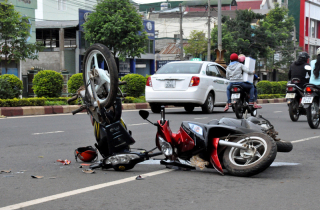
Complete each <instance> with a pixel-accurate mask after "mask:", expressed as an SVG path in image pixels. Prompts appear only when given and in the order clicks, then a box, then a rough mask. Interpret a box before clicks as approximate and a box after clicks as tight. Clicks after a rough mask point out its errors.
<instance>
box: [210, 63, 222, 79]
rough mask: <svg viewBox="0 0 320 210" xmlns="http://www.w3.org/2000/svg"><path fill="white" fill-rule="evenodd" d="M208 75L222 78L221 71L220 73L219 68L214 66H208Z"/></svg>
mask: <svg viewBox="0 0 320 210" xmlns="http://www.w3.org/2000/svg"><path fill="white" fill-rule="evenodd" d="M207 75H208V76H214V77H222V76H221V74H220V71H218V69H217V67H216V66H214V65H211V66H208V68H207Z"/></svg>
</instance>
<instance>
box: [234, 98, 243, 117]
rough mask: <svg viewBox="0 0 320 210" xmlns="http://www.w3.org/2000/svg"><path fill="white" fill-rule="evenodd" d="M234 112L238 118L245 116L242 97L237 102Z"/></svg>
mask: <svg viewBox="0 0 320 210" xmlns="http://www.w3.org/2000/svg"><path fill="white" fill-rule="evenodd" d="M234 112H235V113H236V117H237V118H238V119H242V118H243V102H242V100H241V99H240V100H239V101H238V102H237V103H236V104H235V109H234Z"/></svg>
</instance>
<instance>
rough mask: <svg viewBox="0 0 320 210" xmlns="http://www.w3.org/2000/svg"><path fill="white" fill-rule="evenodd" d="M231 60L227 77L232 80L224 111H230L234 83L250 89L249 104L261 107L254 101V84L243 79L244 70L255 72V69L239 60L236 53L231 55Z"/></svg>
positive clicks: (248, 72)
mask: <svg viewBox="0 0 320 210" xmlns="http://www.w3.org/2000/svg"><path fill="white" fill-rule="evenodd" d="M230 61H231V63H230V64H229V66H228V67H227V73H226V77H227V79H228V80H229V81H230V84H229V85H228V87H227V98H228V101H227V104H226V106H225V108H224V111H225V112H226V111H228V109H229V107H230V106H231V87H232V86H233V85H240V86H241V87H242V88H244V89H245V90H246V91H247V90H249V91H250V99H249V105H253V106H254V108H261V107H259V106H257V104H256V103H255V102H254V86H253V84H251V83H249V82H246V81H243V75H242V72H246V73H247V74H251V75H252V74H254V71H250V70H249V69H248V68H247V67H246V66H245V65H243V64H242V63H239V62H238V55H237V54H236V53H232V54H231V55H230Z"/></svg>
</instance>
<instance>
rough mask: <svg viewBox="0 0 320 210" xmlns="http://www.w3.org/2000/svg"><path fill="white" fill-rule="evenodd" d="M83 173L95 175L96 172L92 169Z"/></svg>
mask: <svg viewBox="0 0 320 210" xmlns="http://www.w3.org/2000/svg"><path fill="white" fill-rule="evenodd" d="M82 172H83V173H86V174H93V173H95V171H94V170H91V169H85V170H82Z"/></svg>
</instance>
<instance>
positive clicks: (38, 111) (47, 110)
mask: <svg viewBox="0 0 320 210" xmlns="http://www.w3.org/2000/svg"><path fill="white" fill-rule="evenodd" d="M257 102H258V104H266V103H284V102H286V99H285V98H279V99H258V101H257ZM79 107H80V105H65V106H24V107H0V118H1V116H6V117H12V116H27V115H45V114H63V113H71V112H72V111H74V110H76V109H78V108H79ZM166 107H167V108H172V107H174V106H166ZM122 109H123V110H135V109H150V105H149V103H136V104H122ZM82 112H86V110H83V111H82Z"/></svg>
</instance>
